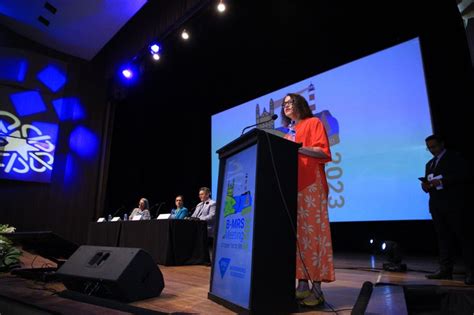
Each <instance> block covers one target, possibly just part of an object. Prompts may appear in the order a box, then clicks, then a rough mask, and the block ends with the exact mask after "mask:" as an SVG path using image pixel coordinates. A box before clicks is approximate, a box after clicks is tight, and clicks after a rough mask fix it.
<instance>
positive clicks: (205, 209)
mask: <svg viewBox="0 0 474 315" xmlns="http://www.w3.org/2000/svg"><path fill="white" fill-rule="evenodd" d="M210 195H211V190H210V189H209V188H207V187H201V188H200V189H199V199H201V202H200V203H198V204H197V206H196V208H195V209H196V210H194V213H193V214H192V216H191V217H192V218H197V219H199V220H203V221H206V222H207V235H208V236H209V237H214V221H215V215H216V202H215V201H214V200H212V199H211V197H210Z"/></svg>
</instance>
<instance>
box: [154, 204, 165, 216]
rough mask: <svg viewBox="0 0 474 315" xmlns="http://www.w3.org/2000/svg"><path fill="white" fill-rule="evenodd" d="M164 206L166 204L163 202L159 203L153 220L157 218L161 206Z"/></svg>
mask: <svg viewBox="0 0 474 315" xmlns="http://www.w3.org/2000/svg"><path fill="white" fill-rule="evenodd" d="M164 204H166V202H164V201H163V202H160V205H159V206H158V209H157V210H156V213H155V218H157V217H158V214H159V213H160V209H161V206H163V205H164ZM155 206H156V205H155Z"/></svg>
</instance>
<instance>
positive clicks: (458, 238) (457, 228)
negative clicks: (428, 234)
mask: <svg viewBox="0 0 474 315" xmlns="http://www.w3.org/2000/svg"><path fill="white" fill-rule="evenodd" d="M425 142H426V146H427V149H428V150H429V151H430V152H431V154H433V156H434V158H433V159H431V160H430V161H429V162H428V163H426V168H425V181H423V182H422V184H421V188H422V189H423V191H425V192H426V193H429V194H430V201H429V208H430V213H431V217H432V218H433V223H434V226H435V230H436V234H437V237H438V249H439V265H440V268H439V270H438V271H437V272H436V273H434V274H430V275H426V277H427V278H428V279H452V277H453V275H452V274H453V266H454V255H455V249H456V247H457V246H459V247H460V248H461V250H462V255H463V259H464V263H465V268H466V277H465V280H464V282H465V283H466V284H469V285H472V284H474V278H473V271H474V261H473V256H474V248H473V245H474V244H473V237H472V234H473V233H472V231H471V230H472V228H471V225H472V221H471V220H470V217H472V215H471V213H469V211H471V209H469V208H468V204H467V193H468V191H467V185H468V184H469V183H470V171H469V167H468V163H467V162H466V161H465V160H464V159H463V158H462V157H461V156H460V155H459V154H458V153H456V152H452V151H449V150H446V148H445V147H444V142H443V140H442V139H441V138H440V137H439V136H436V135H432V136H429V137H427V138H426V139H425Z"/></svg>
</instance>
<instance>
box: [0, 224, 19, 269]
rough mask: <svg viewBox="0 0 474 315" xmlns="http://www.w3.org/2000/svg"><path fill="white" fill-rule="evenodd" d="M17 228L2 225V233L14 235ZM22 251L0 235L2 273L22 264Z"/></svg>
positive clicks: (0, 226)
mask: <svg viewBox="0 0 474 315" xmlns="http://www.w3.org/2000/svg"><path fill="white" fill-rule="evenodd" d="M13 232H15V228H14V227H13V226H9V225H8V224H0V233H13ZM20 256H21V251H20V250H19V249H18V248H16V247H14V246H13V244H12V242H11V241H10V240H9V239H8V238H6V237H5V236H3V235H1V234H0V272H5V271H9V270H10V269H12V268H14V267H16V266H18V265H19V263H20Z"/></svg>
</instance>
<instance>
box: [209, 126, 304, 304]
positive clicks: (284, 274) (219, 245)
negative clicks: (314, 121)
mask: <svg viewBox="0 0 474 315" xmlns="http://www.w3.org/2000/svg"><path fill="white" fill-rule="evenodd" d="M298 147H299V145H297V144H295V143H293V142H291V141H288V140H285V139H283V138H280V137H277V136H274V135H272V134H268V133H266V132H264V131H261V130H258V129H255V130H253V131H251V132H249V133H247V134H246V135H244V136H242V137H240V138H238V139H236V140H234V141H233V142H231V143H229V144H228V145H226V146H225V147H223V148H222V149H220V150H219V151H218V152H217V153H218V154H219V159H220V167H219V186H218V194H217V217H216V219H217V221H216V222H217V224H216V235H215V242H214V259H213V260H212V261H213V265H212V272H211V285H210V292H209V294H208V297H209V299H211V300H214V301H216V302H217V303H220V304H222V305H224V306H226V307H228V308H230V309H232V310H234V311H237V312H239V313H252V312H262V311H265V312H268V311H279V312H281V311H285V310H286V311H291V310H293V307H294V306H295V301H294V294H295V293H294V286H295V261H296V236H295V231H296V197H297V190H296V186H297V161H298V160H297V152H298ZM275 171H277V172H276V173H275ZM277 176H278V179H279V180H277ZM285 204H286V206H285Z"/></svg>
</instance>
